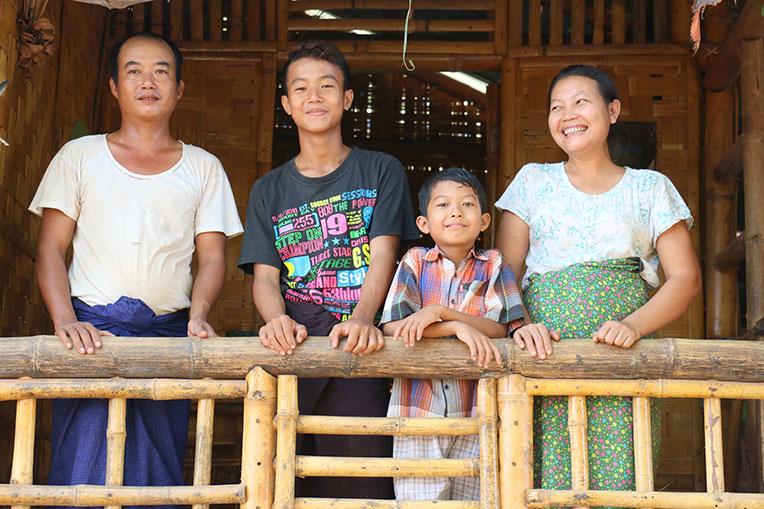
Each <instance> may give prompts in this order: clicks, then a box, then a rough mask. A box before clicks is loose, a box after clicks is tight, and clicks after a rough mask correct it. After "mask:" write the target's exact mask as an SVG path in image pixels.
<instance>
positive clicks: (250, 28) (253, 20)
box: [247, 0, 260, 41]
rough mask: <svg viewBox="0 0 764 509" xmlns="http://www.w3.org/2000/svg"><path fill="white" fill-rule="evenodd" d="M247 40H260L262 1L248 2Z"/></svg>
mask: <svg viewBox="0 0 764 509" xmlns="http://www.w3.org/2000/svg"><path fill="white" fill-rule="evenodd" d="M247 40H248V41H259V40H260V0H247Z"/></svg>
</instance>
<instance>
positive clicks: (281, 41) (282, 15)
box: [276, 0, 289, 51]
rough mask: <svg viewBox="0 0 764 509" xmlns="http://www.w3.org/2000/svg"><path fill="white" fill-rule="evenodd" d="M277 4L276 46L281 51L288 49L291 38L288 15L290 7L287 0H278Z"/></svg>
mask: <svg viewBox="0 0 764 509" xmlns="http://www.w3.org/2000/svg"><path fill="white" fill-rule="evenodd" d="M277 2H278V3H277V6H276V47H277V48H278V50H279V51H286V49H287V41H288V40H289V25H288V23H289V22H288V16H289V8H288V5H287V0H277Z"/></svg>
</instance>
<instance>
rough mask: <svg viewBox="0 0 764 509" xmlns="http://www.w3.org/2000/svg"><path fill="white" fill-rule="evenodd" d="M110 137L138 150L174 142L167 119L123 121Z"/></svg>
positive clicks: (150, 148) (151, 148)
mask: <svg viewBox="0 0 764 509" xmlns="http://www.w3.org/2000/svg"><path fill="white" fill-rule="evenodd" d="M109 136H110V139H111V140H113V141H116V142H118V143H121V144H123V145H127V146H130V147H135V148H136V149H139V150H146V149H148V150H153V149H156V148H160V147H165V146H167V145H172V144H175V142H176V140H175V138H173V137H172V135H171V134H170V126H169V121H164V122H131V121H123V122H122V124H121V125H120V127H119V129H117V130H116V131H114V132H113V133H111V134H110V135H109Z"/></svg>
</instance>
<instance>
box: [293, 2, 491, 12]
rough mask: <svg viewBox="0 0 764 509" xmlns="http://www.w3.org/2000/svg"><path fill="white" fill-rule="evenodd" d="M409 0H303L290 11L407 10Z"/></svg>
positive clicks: (455, 7)
mask: <svg viewBox="0 0 764 509" xmlns="http://www.w3.org/2000/svg"><path fill="white" fill-rule="evenodd" d="M466 5H467V4H465V3H464V1H463V0H416V4H414V7H415V8H416V9H418V10H425V9H426V10H441V11H444V10H448V11H461V10H464V9H465V6H466ZM408 6H409V2H408V0H301V1H300V2H289V11H290V12H302V11H307V10H309V9H319V10H326V11H330V10H332V9H335V10H348V9H379V10H405V9H408ZM493 8H494V0H469V9H470V10H474V11H490V10H491V9H493Z"/></svg>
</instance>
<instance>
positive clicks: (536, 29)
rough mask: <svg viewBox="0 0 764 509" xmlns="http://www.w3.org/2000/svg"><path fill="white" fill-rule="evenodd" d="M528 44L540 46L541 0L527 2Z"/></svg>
mask: <svg viewBox="0 0 764 509" xmlns="http://www.w3.org/2000/svg"><path fill="white" fill-rule="evenodd" d="M603 1H604V0H603ZM528 45H529V46H541V0H530V1H529V2H528Z"/></svg>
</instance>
